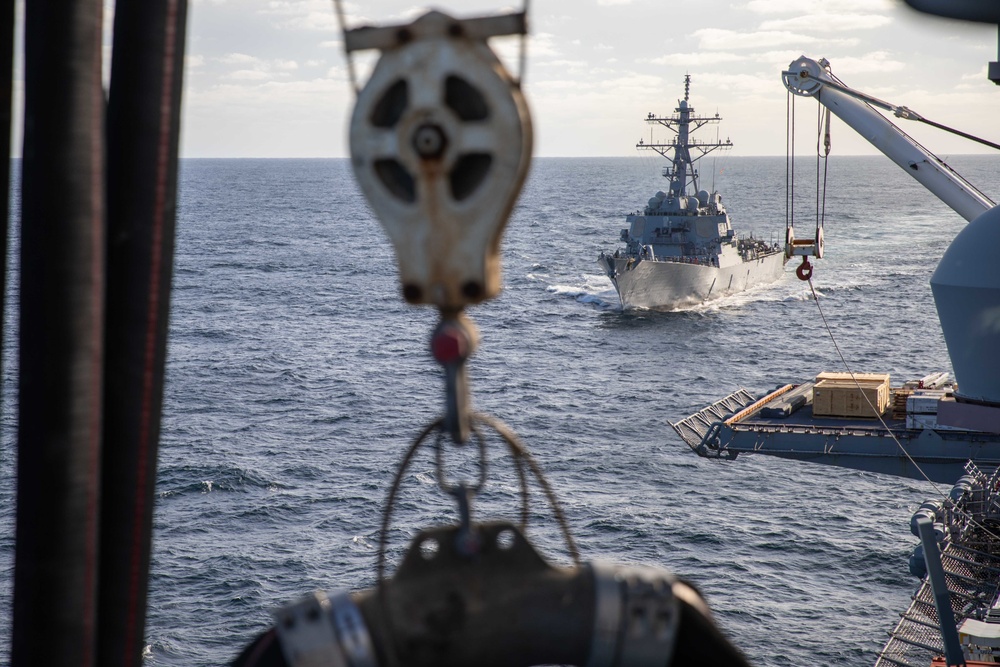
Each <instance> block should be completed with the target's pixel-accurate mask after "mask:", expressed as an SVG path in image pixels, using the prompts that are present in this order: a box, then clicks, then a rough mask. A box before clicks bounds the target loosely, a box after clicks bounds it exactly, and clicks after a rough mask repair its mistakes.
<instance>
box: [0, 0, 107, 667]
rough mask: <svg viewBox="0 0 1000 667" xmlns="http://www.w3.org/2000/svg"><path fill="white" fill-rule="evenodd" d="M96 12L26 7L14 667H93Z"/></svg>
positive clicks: (98, 127)
mask: <svg viewBox="0 0 1000 667" xmlns="http://www.w3.org/2000/svg"><path fill="white" fill-rule="evenodd" d="M102 9H103V2H102V0H32V1H31V2H27V3H25V28H24V33H25V35H24V50H25V58H24V63H25V74H24V88H25V101H24V106H25V108H24V162H23V170H24V171H23V179H22V182H23V186H22V193H23V198H22V201H23V205H22V212H23V213H22V224H21V294H20V298H21V303H20V369H19V370H20V400H19V420H18V421H19V430H18V457H17V459H18V460H17V472H18V484H17V529H16V530H17V534H16V545H17V546H16V553H15V567H14V614H13V616H14V619H13V631H12V637H11V664H12V665H14V666H15V667H33V666H35V665H46V666H48V667H61V666H64V665H65V666H66V667H70V666H73V667H90V666H92V665H94V664H96V663H95V656H96V652H95V632H96V627H97V613H96V612H97V585H98V564H97V554H98V539H99V538H98V527H99V526H98V524H99V516H98V514H99V504H100V497H99V495H100V490H99V481H100V454H101V382H102V377H101V373H102V364H103V360H102V350H103V331H102V330H103V326H104V322H103V311H104V225H105V218H104V215H105V209H104V113H105V103H104V92H103V90H102V88H101V27H102V13H103V12H102ZM5 159H6V158H5Z"/></svg>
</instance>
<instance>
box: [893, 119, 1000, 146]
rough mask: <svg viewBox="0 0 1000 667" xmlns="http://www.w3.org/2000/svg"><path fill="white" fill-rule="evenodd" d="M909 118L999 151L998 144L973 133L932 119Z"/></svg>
mask: <svg viewBox="0 0 1000 667" xmlns="http://www.w3.org/2000/svg"><path fill="white" fill-rule="evenodd" d="M910 120H918V121H920V122H921V123H926V124H927V125H930V126H931V127H936V128H937V129H939V130H944V131H945V132H951V133H952V134H956V135H958V136H960V137H962V138H963V139H968V140H969V141H975V142H977V143H980V144H983V145H984V146H989V147H990V148H993V149H995V150H998V151H1000V144H995V143H993V142H992V141H987V140H986V139H981V138H980V137H977V136H975V135H974V134H969V133H968V132H962V131H961V130H956V129H955V128H953V127H948V126H947V125H942V124H941V123H935V122H934V121H932V120H928V119H927V118H923V117H919V118H910Z"/></svg>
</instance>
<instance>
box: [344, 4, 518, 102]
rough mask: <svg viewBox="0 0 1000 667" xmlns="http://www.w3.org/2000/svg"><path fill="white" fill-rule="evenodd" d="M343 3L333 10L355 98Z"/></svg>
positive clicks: (356, 84)
mask: <svg viewBox="0 0 1000 667" xmlns="http://www.w3.org/2000/svg"><path fill="white" fill-rule="evenodd" d="M342 2H343V0H333V10H334V13H335V14H336V15H337V24H338V25H339V26H340V36H341V39H342V40H343V42H344V59H345V60H346V61H347V76H348V78H349V80H350V82H351V90H353V91H354V97H357V96H358V95H359V94H360V93H361V89H360V88H358V77H357V75H356V74H355V72H354V60H353V59H352V58H351V52H350V51H348V50H347V23H346V21H345V20H344V6H343V4H342ZM525 2H527V0H525Z"/></svg>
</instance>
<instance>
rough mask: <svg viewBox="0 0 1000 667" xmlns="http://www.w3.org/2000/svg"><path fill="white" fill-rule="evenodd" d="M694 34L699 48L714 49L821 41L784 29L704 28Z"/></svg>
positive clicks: (751, 47)
mask: <svg viewBox="0 0 1000 667" xmlns="http://www.w3.org/2000/svg"><path fill="white" fill-rule="evenodd" d="M692 35H693V36H694V37H696V38H697V39H698V46H699V48H702V49H710V50H713V51H724V50H727V49H756V48H760V47H775V46H786V45H791V44H816V43H817V42H819V41H820V40H819V39H818V38H817V37H810V36H808V35H800V34H796V33H794V32H787V31H783V30H782V31H776V30H761V31H758V32H745V33H741V32H737V31H735V30H724V29H722V28H702V29H701V30H695V31H694V32H693V33H692Z"/></svg>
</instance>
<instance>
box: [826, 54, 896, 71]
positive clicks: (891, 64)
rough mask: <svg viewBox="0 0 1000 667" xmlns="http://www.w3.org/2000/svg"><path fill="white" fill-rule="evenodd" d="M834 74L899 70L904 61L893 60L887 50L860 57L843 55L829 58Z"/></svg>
mask: <svg viewBox="0 0 1000 667" xmlns="http://www.w3.org/2000/svg"><path fill="white" fill-rule="evenodd" d="M830 65H831V66H832V68H833V71H834V73H835V74H837V75H840V74H860V73H863V72H899V71H901V70H903V69H905V68H906V63H904V62H901V61H899V60H894V59H893V58H892V56H891V55H890V54H889V52H888V51H873V52H871V53H866V54H864V55H863V56H860V57H853V56H844V57H843V58H839V57H838V58H834V59H831V61H830Z"/></svg>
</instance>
